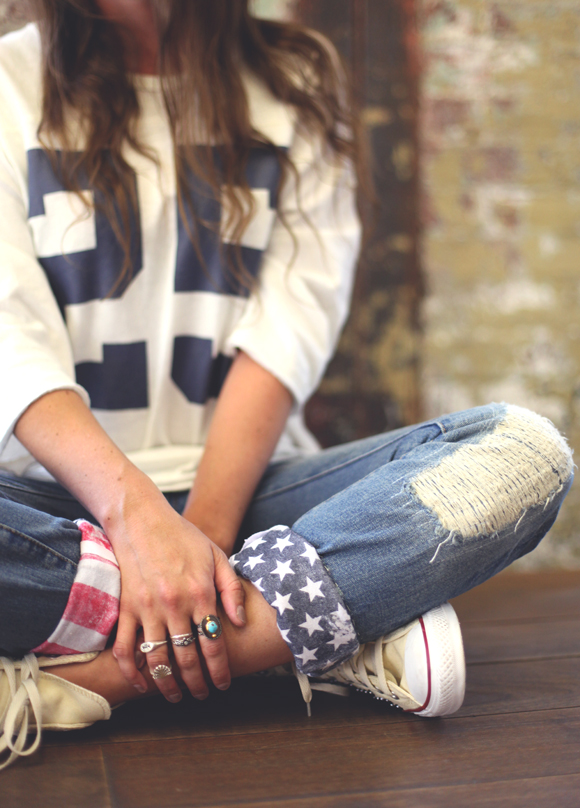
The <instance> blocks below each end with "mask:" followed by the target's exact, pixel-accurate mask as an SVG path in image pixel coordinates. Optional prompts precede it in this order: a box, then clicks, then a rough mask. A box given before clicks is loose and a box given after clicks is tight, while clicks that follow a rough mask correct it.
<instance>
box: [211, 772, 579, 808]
mask: <svg viewBox="0 0 580 808" xmlns="http://www.w3.org/2000/svg"><path fill="white" fill-rule="evenodd" d="M579 794H580V775H578V774H572V775H568V776H565V777H537V778H533V779H530V780H510V781H508V782H500V783H484V784H478V785H475V786H450V787H443V788H429V789H423V788H409V789H405V790H403V791H388V792H383V793H372V792H366V793H358V794H352V793H351V794H333V795H332V796H331V797H306V798H305V799H297V800H275V801H273V802H272V801H270V800H269V801H268V807H269V808H453V806H461V808H464V806H466V805H468V806H470V808H483V807H484V806H486V807H487V808H493V806H497V808H530V806H533V808H554V806H558V808H576V807H577V805H578V795H579ZM238 804H239V803H238ZM214 808H231V803H228V804H227V806H226V805H225V804H224V803H223V804H222V805H214ZM243 808H264V803H263V802H245V803H244V804H243Z"/></svg>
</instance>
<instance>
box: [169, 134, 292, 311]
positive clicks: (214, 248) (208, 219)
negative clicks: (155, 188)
mask: <svg viewBox="0 0 580 808" xmlns="http://www.w3.org/2000/svg"><path fill="white" fill-rule="evenodd" d="M212 154H213V160H214V163H215V165H216V168H217V171H218V173H219V165H220V157H219V151H218V149H217V148H214V149H212ZM246 176H247V179H248V184H249V186H250V188H252V189H263V190H267V191H268V192H269V195H270V207H271V208H272V209H275V208H276V206H277V203H278V191H279V186H280V178H281V169H280V163H279V161H278V158H277V156H276V154H274V153H273V152H272V151H270V150H267V149H261V148H255V149H252V150H251V152H250V155H249V158H248V164H247V167H246ZM188 186H189V190H190V195H191V203H192V205H193V207H194V210H195V212H196V215H197V218H198V221H199V222H201V223H198V224H197V226H196V223H195V222H194V221H193V217H192V216H191V212H190V211H189V210H188V209H187V206H186V218H187V227H186V225H185V223H184V222H183V220H182V218H181V216H178V233H177V258H176V270H175V291H176V292H214V293H217V294H224V295H237V296H240V297H246V296H247V295H248V289H247V288H245V287H244V285H243V284H242V283H240V282H239V281H238V280H236V278H235V277H234V276H233V275H232V272H231V270H230V269H229V264H230V262H231V260H232V258H233V259H234V261H235V256H236V255H237V254H238V252H237V250H235V248H234V247H232V246H231V245H229V244H222V243H221V240H220V222H221V215H222V210H221V203H220V200H218V199H216V198H215V195H214V193H213V191H212V189H211V188H210V187H209V186H208V185H207V183H204V182H202V181H201V180H200V179H199V178H198V177H195V176H193V174H192V173H191V172H190V173H189V175H188ZM188 230H189V231H190V232H191V233H194V234H195V235H196V236H197V246H198V250H199V253H200V254H201V257H202V260H200V256H199V254H198V252H197V251H196V248H195V247H194V246H193V244H192V243H191V239H190V236H189V233H188ZM242 241H243V237H242ZM262 254H263V250H258V249H255V248H253V247H245V246H243V245H242V246H241V248H240V255H241V258H242V262H243V265H244V268H245V270H246V271H247V272H248V273H249V275H250V276H251V277H254V278H255V277H256V275H257V274H258V271H259V269H260V264H261V261H262Z"/></svg>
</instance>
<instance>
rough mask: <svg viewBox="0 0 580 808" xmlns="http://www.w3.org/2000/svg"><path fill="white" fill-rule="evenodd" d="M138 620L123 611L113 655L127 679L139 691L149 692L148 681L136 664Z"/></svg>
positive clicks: (120, 616)
mask: <svg viewBox="0 0 580 808" xmlns="http://www.w3.org/2000/svg"><path fill="white" fill-rule="evenodd" d="M137 628H138V625H137V622H136V620H135V618H134V617H133V615H131V614H129V613H128V612H121V614H120V615H119V624H118V627H117V638H116V640H115V644H114V645H113V656H114V657H115V659H116V660H117V662H118V663H119V668H120V669H121V673H122V674H123V676H124V677H125V679H126V680H127V681H128V682H129V683H130V684H132V685H133V687H134V688H135V689H136V690H137V692H138V693H146V692H147V682H146V681H145V677H144V676H143V674H142V673H140V671H139V670H138V669H137V665H136V664H135V637H136V634H137Z"/></svg>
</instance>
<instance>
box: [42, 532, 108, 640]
mask: <svg viewBox="0 0 580 808" xmlns="http://www.w3.org/2000/svg"><path fill="white" fill-rule="evenodd" d="M76 525H77V527H78V529H79V531H80V544H81V548H80V549H81V556H80V560H79V564H78V567H77V572H76V575H75V579H74V581H73V585H72V588H71V591H70V594H69V598H68V602H67V605H66V609H65V611H64V614H63V616H62V617H61V619H60V621H59V623H58V625H57V627H56V628H55V629H54V631H53V632H52V634H51V635H50V637H49V638H48V639H47V640H45V641H44V642H43V643H42V644H41V645H39V646H37V647H36V648H33V649H32V652H33V653H36V654H59V655H60V654H78V653H85V652H87V651H102V650H103V649H104V648H105V647H106V644H107V640H108V639H109V635H110V634H111V632H112V630H113V628H114V626H115V623H116V622H117V620H118V619H119V599H120V597H121V573H120V570H119V564H118V562H117V558H116V556H115V553H114V552H113V548H112V547H111V543H110V542H109V540H108V538H107V537H106V536H105V534H104V533H103V531H102V530H101V529H100V528H98V527H96V526H95V525H91V523H90V522H87V521H86V520H85V519H77V520H76Z"/></svg>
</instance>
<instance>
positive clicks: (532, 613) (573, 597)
mask: <svg viewBox="0 0 580 808" xmlns="http://www.w3.org/2000/svg"><path fill="white" fill-rule="evenodd" d="M452 603H453V607H454V608H455V610H456V611H457V614H458V616H459V619H460V620H461V623H462V625H463V624H464V623H466V622H467V621H472V620H475V621H481V620H518V619H524V618H536V617H537V618H547V617H577V616H578V615H580V571H578V570H575V571H567V570H555V571H544V572H533V573H532V572H531V573H513V572H509V571H507V572H502V573H500V574H499V575H496V576H495V577H494V578H491V579H490V580H489V581H486V582H485V583H484V584H482V585H481V586H477V587H476V588H475V589H472V590H471V591H470V592H466V593H465V594H464V595H461V596H460V597H458V598H454V600H453V601H452Z"/></svg>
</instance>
